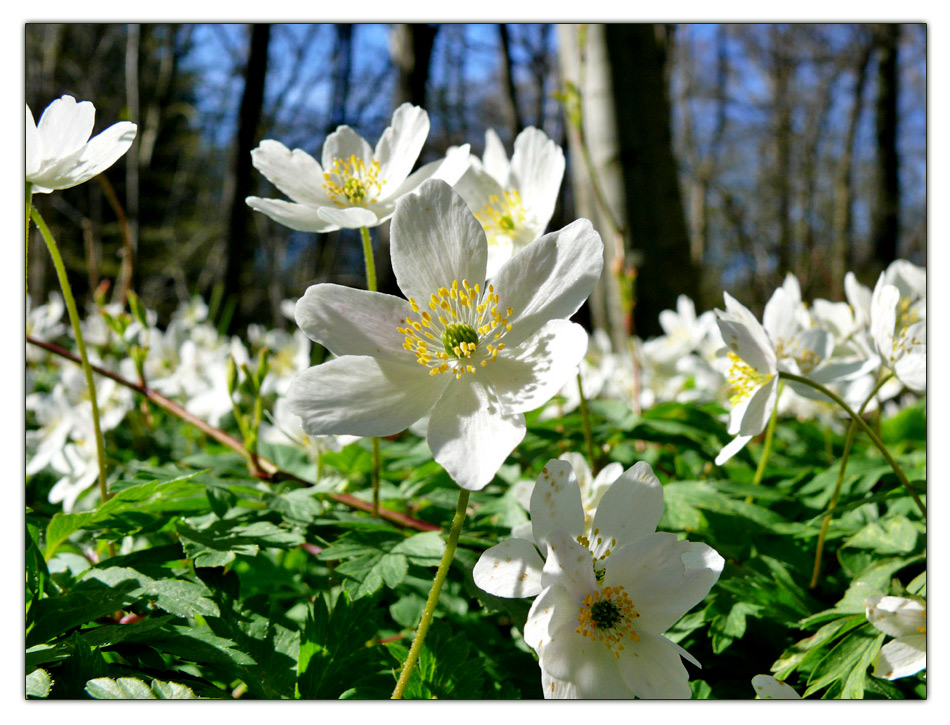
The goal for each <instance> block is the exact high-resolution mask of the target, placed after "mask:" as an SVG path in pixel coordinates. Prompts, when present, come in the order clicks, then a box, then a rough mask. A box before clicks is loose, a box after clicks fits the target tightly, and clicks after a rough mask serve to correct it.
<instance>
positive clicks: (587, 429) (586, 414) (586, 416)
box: [577, 370, 600, 476]
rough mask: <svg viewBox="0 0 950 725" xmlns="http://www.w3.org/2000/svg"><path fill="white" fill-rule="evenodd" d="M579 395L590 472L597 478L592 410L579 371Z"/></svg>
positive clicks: (597, 468)
mask: <svg viewBox="0 0 950 725" xmlns="http://www.w3.org/2000/svg"><path fill="white" fill-rule="evenodd" d="M577 393H578V395H580V398H581V404H580V409H581V421H582V423H583V427H584V443H586V444H587V457H588V458H589V459H590V470H591V472H592V473H593V475H595V476H596V475H597V474H598V472H599V470H600V469H599V467H598V466H597V458H596V456H594V435H593V432H592V429H591V424H590V409H589V408H588V407H587V398H586V397H584V385H583V383H582V382H581V373H580V370H578V371H577Z"/></svg>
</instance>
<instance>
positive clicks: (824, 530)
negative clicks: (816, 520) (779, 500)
mask: <svg viewBox="0 0 950 725" xmlns="http://www.w3.org/2000/svg"><path fill="white" fill-rule="evenodd" d="M891 377H893V375H891V374H888V375H885V376H884V377H883V378H881V380H880V382H878V384H877V385H875V386H874V390H872V391H871V394H870V395H869V396H868V397H867V400H865V401H864V402H863V403H862V404H861V408H860V409H859V410H858V415H859V416H860V415H863V414H864V410H865V408H867V407H868V404H869V403H870V402H871V401H872V400H873V399H874V396H875V395H877V391H878V390H880V389H881V386H882V385H884V383H886V382H887V381H888V380H890V379H891ZM857 429H858V425H857V423H855V422H854V420H853V419H852V420H851V425H849V426H848V435H847V437H846V438H845V441H844V451H842V453H841V466H840V467H839V468H838V481H837V483H836V484H835V490H834V492H833V493H832V494H831V502H830V503H829V504H828V512H827V513H826V514H825V517H824V519H823V520H822V522H821V531H820V532H819V533H818V546H817V547H816V549H815V565H814V567H812V574H811V583H810V584H809V585H808V588H809V589H814V588H815V587H816V586H818V574H819V573H820V571H821V555H822V553H823V552H824V550H825V537H826V536H827V534H828V526H829V525H830V524H831V513H832V511H834V510H835V506H837V505H838V497H839V496H840V495H841V486H842V485H843V484H844V474H845V471H846V470H847V468H848V457H849V456H850V455H851V446H852V444H853V443H854V434H855V431H857Z"/></svg>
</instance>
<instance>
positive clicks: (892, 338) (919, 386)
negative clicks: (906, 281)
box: [870, 273, 927, 392]
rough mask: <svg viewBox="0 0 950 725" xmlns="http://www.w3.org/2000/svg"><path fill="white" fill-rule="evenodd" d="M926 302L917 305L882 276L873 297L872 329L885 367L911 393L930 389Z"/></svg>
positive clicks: (919, 301) (921, 301)
mask: <svg viewBox="0 0 950 725" xmlns="http://www.w3.org/2000/svg"><path fill="white" fill-rule="evenodd" d="M926 317H927V312H926V302H925V300H923V299H919V300H917V301H916V302H914V301H913V300H912V299H911V298H910V297H908V296H905V295H902V294H901V290H900V288H898V287H897V286H896V285H892V284H887V283H886V282H885V275H884V274H883V273H882V274H881V276H880V277H879V278H878V281H877V284H876V285H875V287H874V292H873V293H872V294H871V310H870V318H871V321H870V325H871V336H872V337H873V339H874V345H875V348H876V349H877V352H878V354H879V355H880V356H881V360H882V361H883V363H884V365H886V366H887V367H888V368H890V369H891V370H893V371H894V374H895V375H896V376H897V378H898V379H899V380H900V381H901V382H902V383H904V385H906V386H907V387H908V388H910V389H911V390H915V391H917V392H922V391H924V390H926V388H927V321H926Z"/></svg>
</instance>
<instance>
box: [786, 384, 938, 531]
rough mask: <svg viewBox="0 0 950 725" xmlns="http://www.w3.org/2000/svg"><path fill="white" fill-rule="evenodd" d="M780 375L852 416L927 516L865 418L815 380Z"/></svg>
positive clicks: (885, 447) (923, 507)
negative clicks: (835, 404)
mask: <svg viewBox="0 0 950 725" xmlns="http://www.w3.org/2000/svg"><path fill="white" fill-rule="evenodd" d="M779 375H780V376H781V377H782V378H784V379H785V380H791V381H793V382H796V383H801V384H802V385H807V386H808V387H810V388H814V389H815V390H817V391H819V392H821V393H824V394H825V395H827V396H828V397H829V398H831V399H832V400H833V401H835V402H836V403H837V404H838V405H840V406H841V407H842V408H843V409H844V411H845V412H846V413H847V414H848V415H850V416H851V419H852V420H853V421H854V422H855V423H857V424H858V425H859V426H860V427H861V429H862V430H863V431H864V432H865V433H867V436H868V438H870V439H871V442H872V443H873V444H874V445H875V446H877V449H878V450H879V451H880V452H881V455H883V456H884V459H885V460H886V461H887V462H888V464H889V465H890V467H891V468H892V469H894V473H895V474H896V475H897V478H898V480H899V481H900V482H901V485H902V486H903V487H904V488H905V489H907V493H909V494H910V497H911V498H912V499H914V503H916V504H917V508H919V509H920V513H921V514H922V515H923V516H924V517H926V516H927V507H926V506H924V502H923V501H921V500H920V496H918V495H917V492H916V491H915V490H914V489H913V488H912V487H911V485H910V481H908V480H907V475H906V474H905V473H904V470H903V469H902V468H901V467H900V466H899V465H898V464H897V461H895V460H894V457H893V456H892V455H891V453H890V451H888V450H887V446H885V445H884V442H883V441H882V440H881V439H880V437H879V436H878V435H877V433H875V432H874V431H873V430H872V429H871V426H869V425H868V424H867V423H865V422H864V418H862V417H861V416H860V415H858V414H857V413H855V412H854V411H853V410H851V407H850V406H849V405H848V404H847V403H846V402H844V400H843V399H842V398H841V396H840V395H838V394H837V393H835V392H834V391H833V390H829V389H828V388H826V387H825V386H824V385H822V384H821V383H816V382H815V381H814V380H809V379H808V378H803V377H801V376H800V375H793V374H792V373H786V372H784V371H781V372H779Z"/></svg>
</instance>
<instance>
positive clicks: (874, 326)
mask: <svg viewBox="0 0 950 725" xmlns="http://www.w3.org/2000/svg"><path fill="white" fill-rule="evenodd" d="M883 279H884V275H883V273H882V274H881V277H880V278H879V279H878V283H877V285H876V286H875V287H874V292H873V294H872V296H871V336H872V337H873V338H874V344H875V345H876V346H877V350H878V352H879V353H881V355H882V356H883V357H884V358H885V359H889V358H890V356H891V355H892V354H893V352H894V326H895V325H896V324H897V303H898V302H899V301H900V296H901V294H900V291H899V290H898V289H897V287H894V286H893V285H889V284H883V283H882V281H883Z"/></svg>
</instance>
